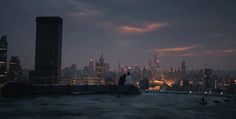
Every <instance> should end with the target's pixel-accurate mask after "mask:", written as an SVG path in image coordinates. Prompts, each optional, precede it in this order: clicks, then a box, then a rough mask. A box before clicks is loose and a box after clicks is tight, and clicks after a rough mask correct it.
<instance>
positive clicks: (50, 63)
mask: <svg viewBox="0 0 236 119" xmlns="http://www.w3.org/2000/svg"><path fill="white" fill-rule="evenodd" d="M36 22H37V25H36V55H35V72H34V78H33V79H32V80H33V82H34V83H39V84H55V83H57V80H58V77H59V76H60V74H61V51H62V18H61V17H37V18H36Z"/></svg>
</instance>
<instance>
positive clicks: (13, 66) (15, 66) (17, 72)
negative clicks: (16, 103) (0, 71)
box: [8, 56, 23, 81]
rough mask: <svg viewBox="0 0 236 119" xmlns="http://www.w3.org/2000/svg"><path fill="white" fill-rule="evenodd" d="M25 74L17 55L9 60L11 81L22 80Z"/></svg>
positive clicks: (9, 77)
mask: <svg viewBox="0 0 236 119" xmlns="http://www.w3.org/2000/svg"><path fill="white" fill-rule="evenodd" d="M22 76H23V72H22V68H21V65H20V60H19V58H18V57H17V56H14V57H11V59H10V60H9V71H8V79H9V80H10V81H21V80H22V78H23V77H22Z"/></svg>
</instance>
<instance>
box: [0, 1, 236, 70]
mask: <svg viewBox="0 0 236 119" xmlns="http://www.w3.org/2000/svg"><path fill="white" fill-rule="evenodd" d="M235 5H236V1H235V0H1V1H0V16H1V18H0V35H7V37H8V43H9V47H8V50H9V52H8V56H9V57H10V56H19V58H20V60H21V63H22V66H23V68H34V57H35V56H34V55H35V38H36V36H35V34H36V33H35V32H36V29H35V28H36V21H35V17H36V16H61V17H62V18H63V47H62V67H66V66H70V65H71V64H77V65H78V67H80V68H81V67H83V66H85V65H88V62H89V58H94V59H98V58H99V56H100V55H101V53H102V49H103V52H104V59H105V62H107V63H109V64H111V68H112V69H114V68H116V67H117V65H118V62H120V63H121V64H130V65H140V66H146V65H148V60H149V59H152V58H153V55H154V54H156V55H157V56H158V58H159V59H160V66H161V68H162V69H167V68H170V67H175V68H178V67H179V66H180V63H181V61H182V60H185V61H186V65H187V69H200V68H206V67H207V68H213V69H222V70H236V62H235V61H236V23H235V21H236V7H235Z"/></svg>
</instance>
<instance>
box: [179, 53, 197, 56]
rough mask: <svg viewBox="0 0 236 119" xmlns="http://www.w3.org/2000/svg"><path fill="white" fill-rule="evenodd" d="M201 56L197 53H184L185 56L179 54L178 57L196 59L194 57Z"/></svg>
mask: <svg viewBox="0 0 236 119" xmlns="http://www.w3.org/2000/svg"><path fill="white" fill-rule="evenodd" d="M198 55H199V54H197V53H183V54H179V55H178V56H180V57H194V56H198Z"/></svg>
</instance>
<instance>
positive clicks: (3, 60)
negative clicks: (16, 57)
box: [0, 36, 8, 84]
mask: <svg viewBox="0 0 236 119" xmlns="http://www.w3.org/2000/svg"><path fill="white" fill-rule="evenodd" d="M7 45H8V43H7V36H2V37H1V39H0V84H3V83H4V82H5V81H6V74H7Z"/></svg>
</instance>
